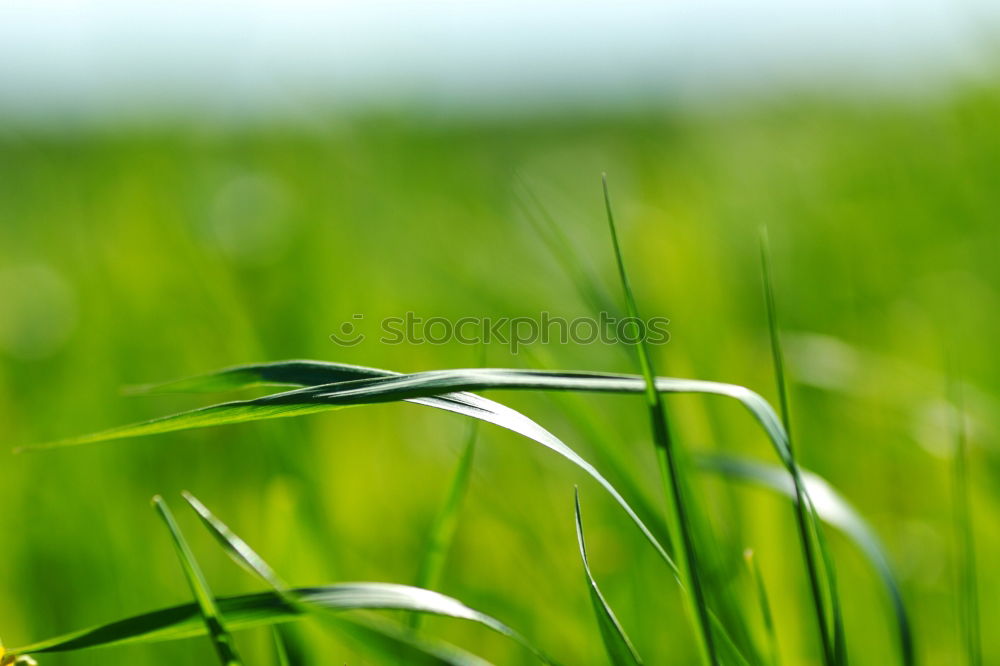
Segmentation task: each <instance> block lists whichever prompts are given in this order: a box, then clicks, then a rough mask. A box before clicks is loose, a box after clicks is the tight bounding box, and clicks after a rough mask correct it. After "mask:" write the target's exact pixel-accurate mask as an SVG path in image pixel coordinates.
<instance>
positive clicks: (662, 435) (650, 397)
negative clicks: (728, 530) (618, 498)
mask: <svg viewBox="0 0 1000 666" xmlns="http://www.w3.org/2000/svg"><path fill="white" fill-rule="evenodd" d="M601 184H602V186H603V189H604V207H605V210H606V212H607V216H608V228H609V229H610V231H611V244H612V247H613V248H614V254H615V262H616V264H617V266H618V278H619V281H620V282H621V286H622V291H623V292H624V295H625V305H626V312H627V313H628V316H629V318H630V319H631V320H632V325H633V327H640V324H639V323H638V322H641V321H642V319H641V318H640V317H639V309H638V307H637V306H636V303H635V296H634V295H633V294H632V287H631V286H630V285H629V280H628V273H627V272H626V270H625V259H624V257H623V256H622V251H621V246H620V245H619V243H618V231H617V229H616V228H615V217H614V213H613V212H612V210H611V195H610V193H609V192H608V179H607V176H602V177H601ZM634 332H635V334H636V335H635V339H638V340H639V344H638V345H637V346H636V351H637V352H638V355H639V365H640V367H641V368H642V376H643V380H644V381H643V386H644V389H645V390H644V391H643V393H644V395H645V396H646V408H647V411H648V414H649V419H650V424H651V425H652V430H653V444H654V445H655V448H656V458H657V461H658V463H659V467H660V475H661V477H662V480H663V488H664V491H665V494H666V496H667V504H668V506H669V507H670V512H671V515H670V518H671V520H670V521H669V522H668V524H669V526H670V540H671V542H672V543H673V544H674V557H675V558H676V560H677V563H678V565H679V569H680V571H681V577H682V578H683V580H684V582H685V583H686V585H685V590H686V592H687V594H685V595H684V597H685V599H687V600H688V604H687V605H688V610H689V611H690V612H691V614H692V615H693V618H694V624H695V629H696V632H695V634H696V636H697V637H698V648H699V652H700V653H701V657H702V661H704V662H705V663H707V664H716V663H718V658H717V657H716V654H715V642H714V640H713V638H712V629H711V622H710V620H709V613H708V602H707V600H706V598H705V592H704V589H703V583H702V574H701V567H700V563H699V560H698V551H697V547H696V544H695V532H696V528H695V526H694V525H693V516H692V515H691V513H690V512H689V510H688V508H687V504H686V502H687V499H686V497H685V495H686V493H685V488H684V484H685V483H686V480H685V478H684V474H685V470H684V465H683V464H682V462H681V458H680V455H679V454H678V452H677V451H676V450H675V445H674V441H673V435H672V434H671V431H670V424H669V422H668V421H667V413H666V408H665V407H664V405H663V399H662V398H661V396H660V393H659V391H657V390H656V371H655V369H654V367H653V359H652V357H651V356H650V354H649V349H648V348H647V346H646V339H645V335H643V331H641V330H635V331H634Z"/></svg>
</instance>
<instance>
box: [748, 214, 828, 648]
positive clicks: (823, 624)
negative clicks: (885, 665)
mask: <svg viewBox="0 0 1000 666" xmlns="http://www.w3.org/2000/svg"><path fill="white" fill-rule="evenodd" d="M760 263H761V275H762V278H763V282H764V298H765V301H766V304H767V325H768V332H769V335H770V341H771V359H772V362H773V364H774V378H775V382H776V383H777V388H778V403H779V406H780V408H781V421H782V424H783V425H784V427H785V432H786V434H787V435H788V454H789V457H790V463H791V464H790V466H791V470H790V471H791V474H792V481H793V483H794V484H795V503H794V508H795V523H796V527H797V529H798V532H799V541H800V542H801V544H802V553H803V556H804V558H805V561H806V571H807V573H808V576H809V588H810V591H811V593H812V601H813V609H814V611H815V616H816V624H817V627H818V629H819V636H820V642H821V644H822V648H823V662H824V663H825V664H826V665H827V666H833V664H836V663H838V659H837V655H836V651H835V648H834V644H833V640H832V638H831V636H830V628H829V625H828V623H827V616H826V611H825V604H824V601H823V592H822V587H821V585H820V573H819V566H818V562H817V555H816V550H815V547H814V543H813V536H812V530H813V529H815V530H817V531H818V530H820V529H822V528H820V526H819V525H816V524H815V523H814V521H810V517H811V516H810V515H809V506H808V499H807V498H806V492H805V487H804V484H803V482H802V477H801V475H800V474H799V471H798V463H797V462H796V460H795V449H794V446H793V444H792V424H791V416H790V409H789V405H788V387H787V385H786V382H785V359H784V353H783V351H782V347H781V336H780V334H779V332H778V313H777V307H776V305H775V299H774V283H773V279H772V276H771V256H770V246H769V243H768V237H767V229H766V228H762V229H761V233H760ZM831 593H833V591H832V590H831ZM831 603H833V600H832V599H831Z"/></svg>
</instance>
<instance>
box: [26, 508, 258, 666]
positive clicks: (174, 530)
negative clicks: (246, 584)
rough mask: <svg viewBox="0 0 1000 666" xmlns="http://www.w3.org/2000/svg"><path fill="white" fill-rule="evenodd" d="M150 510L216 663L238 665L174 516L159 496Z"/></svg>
mask: <svg viewBox="0 0 1000 666" xmlns="http://www.w3.org/2000/svg"><path fill="white" fill-rule="evenodd" d="M153 507H154V508H155V509H156V511H157V513H158V514H159V515H160V518H162V519H163V522H164V524H166V526H167V529H168V530H169V531H170V536H171V538H172V539H173V542H174V548H175V549H176V550H177V557H178V558H179V559H180V561H181V566H182V567H183V569H184V576H185V577H186V578H187V582H188V585H190V586H191V592H192V593H194V598H195V600H196V601H197V606H198V611H199V612H200V614H201V617H202V621H203V623H204V625H205V628H206V630H207V631H208V635H209V637H210V638H211V639H212V645H213V647H214V648H215V652H216V654H217V655H218V657H219V661H220V662H221V663H222V664H223V665H224V666H240V664H241V662H240V658H239V656H237V654H236V646H235V644H234V643H233V637H232V636H230V635H229V632H228V631H226V627H225V625H224V624H223V620H222V617H221V616H220V614H219V609H218V607H217V606H216V604H215V597H213V596H212V592H211V590H210V589H209V588H208V582H207V581H206V580H205V576H204V574H202V572H201V567H199V566H198V562H197V560H195V557H194V553H192V552H191V549H190V548H189V547H188V545H187V541H185V540H184V535H183V534H182V533H181V530H180V528H179V527H178V526H177V523H176V521H175V520H174V516H173V514H172V513H171V512H170V507H168V506H167V503H166V502H164V501H163V498H162V497H160V496H159V495H157V496H156V497H154V498H153ZM36 651H38V650H36Z"/></svg>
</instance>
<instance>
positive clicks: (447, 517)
mask: <svg viewBox="0 0 1000 666" xmlns="http://www.w3.org/2000/svg"><path fill="white" fill-rule="evenodd" d="M478 432H479V421H472V422H471V423H470V424H469V433H468V436H467V437H466V440H465V445H464V446H463V448H462V454H461V457H459V459H458V465H457V466H456V468H455V474H454V476H453V477H452V480H451V485H450V486H449V487H448V495H447V497H446V498H445V501H444V504H443V505H442V506H441V509H440V511H438V514H437V516H435V518H434V524H433V525H431V529H430V533H429V538H428V540H427V547H426V549H425V551H424V556H423V558H422V560H421V562H420V570H419V571H418V572H417V582H416V585H417V587H425V588H428V589H431V590H433V589H436V588H437V587H438V585H439V583H440V582H441V574H442V572H443V571H444V564H445V559H446V558H447V556H448V549H449V548H450V546H451V542H452V540H453V539H454V536H455V530H456V528H457V527H458V513H459V508H460V507H461V505H462V498H463V497H465V493H466V490H467V489H468V487H469V479H470V477H471V476H472V459H473V456H474V455H475V452H476V437H477V436H478ZM421 617H422V616H421V615H417V614H414V615H411V616H410V625H411V626H412V627H414V628H417V627H419V626H420V618H421Z"/></svg>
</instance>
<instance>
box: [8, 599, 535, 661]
mask: <svg viewBox="0 0 1000 666" xmlns="http://www.w3.org/2000/svg"><path fill="white" fill-rule="evenodd" d="M288 592H289V593H290V594H292V595H294V597H295V598H296V599H298V600H300V601H301V602H302V603H303V604H306V605H316V606H320V607H322V608H325V609H328V610H332V611H348V610H401V611H419V612H422V613H431V614H435V615H443V616H447V617H453V618H457V619H462V620H468V621H471V622H475V623H477V624H481V625H483V626H485V627H488V628H490V629H492V630H493V631H496V632H497V633H499V634H502V635H504V636H507V637H508V638H511V639H513V640H515V641H517V642H519V643H521V644H522V645H524V646H525V647H526V648H528V649H529V650H534V648H533V647H532V646H531V645H530V643H528V642H527V640H526V639H524V638H523V637H522V636H521V635H520V634H519V633H517V632H516V631H514V630H513V629H511V628H510V627H508V626H507V625H506V624H504V623H503V622H500V621H499V620H497V619H496V618H493V617H491V616H489V615H487V614H485V613H481V612H479V611H476V610H473V609H472V608H469V607H468V606H466V605H465V604H463V603H462V602H460V601H458V600H457V599H453V598H452V597H448V596H445V595H443V594H439V593H437V592H433V591H431V590H422V589H420V588H416V587H411V586H409V585H397V584H394V583H339V584H336V585H327V586H323V587H303V588H292V589H290V590H289V591H288ZM215 601H216V604H217V607H218V609H219V612H220V614H221V617H222V620H223V621H224V622H225V624H226V626H227V627H229V628H230V629H231V630H233V631H238V630H242V629H248V628H251V627H259V626H266V625H273V624H276V623H279V622H288V621H291V620H295V619H298V618H300V617H302V616H303V614H304V613H305V611H303V610H302V609H301V608H300V607H298V606H296V605H293V604H290V603H289V602H288V600H287V599H284V598H283V597H282V595H280V594H278V593H277V592H274V591H268V592H262V593H257V594H246V595H240V596H232V597H217V598H216V599H215ZM207 631H208V629H207V627H206V626H205V622H204V621H203V619H202V617H201V613H200V610H199V606H198V604H197V603H189V604H184V605H180V606H173V607H170V608H164V609H160V610H156V611H152V612H149V613H143V614H141V615H136V616H133V617H129V618H126V619H123V620H118V621H116V622H111V623H108V624H105V625H101V626H97V627H92V628H90V629H84V630H82V631H77V632H73V633H70V634H66V635H63V636H57V637H55V638H50V639H47V640H43V641H39V642H37V643H33V644H32V645H28V646H25V647H23V648H18V649H17V650H15V652H17V653H19V654H20V653H25V652H31V653H44V652H68V651H71V650H82V649H86V648H96V647H106V646H113V645H126V644H135V643H154V642H160V641H169V640H178V639H182V638H192V637H196V636H204V635H205V634H206V633H207Z"/></svg>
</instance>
